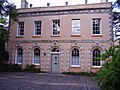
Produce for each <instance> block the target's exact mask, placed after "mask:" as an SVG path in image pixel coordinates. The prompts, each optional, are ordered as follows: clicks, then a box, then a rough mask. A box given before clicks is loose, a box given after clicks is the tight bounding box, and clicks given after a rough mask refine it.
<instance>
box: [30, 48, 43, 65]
mask: <svg viewBox="0 0 120 90" xmlns="http://www.w3.org/2000/svg"><path fill="white" fill-rule="evenodd" d="M34 50H35V48H33V51H32V52H33V55H32V58H33V59H32V64H34V65H40V63H34ZM39 50H40V49H39ZM40 54H41V50H40ZM40 61H41V55H40Z"/></svg>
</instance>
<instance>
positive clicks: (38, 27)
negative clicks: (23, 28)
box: [35, 21, 41, 35]
mask: <svg viewBox="0 0 120 90" xmlns="http://www.w3.org/2000/svg"><path fill="white" fill-rule="evenodd" d="M35 35H41V21H35Z"/></svg>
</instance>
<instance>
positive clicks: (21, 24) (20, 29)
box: [17, 22, 24, 36]
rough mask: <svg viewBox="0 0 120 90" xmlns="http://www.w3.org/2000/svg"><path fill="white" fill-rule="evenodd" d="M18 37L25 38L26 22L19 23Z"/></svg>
mask: <svg viewBox="0 0 120 90" xmlns="http://www.w3.org/2000/svg"><path fill="white" fill-rule="evenodd" d="M17 35H18V36H23V35H24V22H19V23H18V32H17Z"/></svg>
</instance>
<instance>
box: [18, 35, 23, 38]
mask: <svg viewBox="0 0 120 90" xmlns="http://www.w3.org/2000/svg"><path fill="white" fill-rule="evenodd" d="M16 38H24V36H23V35H22V36H16Z"/></svg>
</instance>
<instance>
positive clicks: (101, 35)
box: [91, 17, 102, 36]
mask: <svg viewBox="0 0 120 90" xmlns="http://www.w3.org/2000/svg"><path fill="white" fill-rule="evenodd" d="M95 18H98V19H100V34H93V19H95ZM91 31H92V36H102V18H101V17H93V18H92V21H91Z"/></svg>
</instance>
